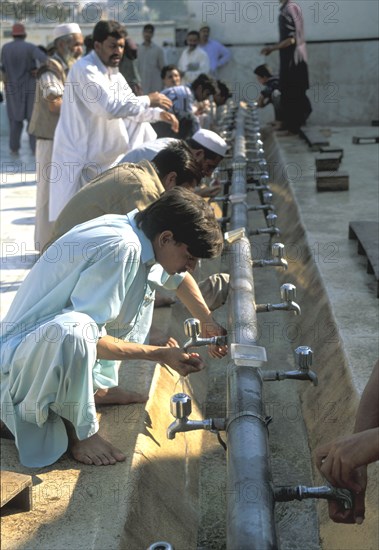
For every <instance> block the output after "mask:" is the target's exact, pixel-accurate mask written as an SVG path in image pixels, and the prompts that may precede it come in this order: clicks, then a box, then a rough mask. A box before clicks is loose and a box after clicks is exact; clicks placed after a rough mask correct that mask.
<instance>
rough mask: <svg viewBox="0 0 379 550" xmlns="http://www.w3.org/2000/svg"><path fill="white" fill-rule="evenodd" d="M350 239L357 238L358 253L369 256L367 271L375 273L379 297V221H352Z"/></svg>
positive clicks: (378, 295)
mask: <svg viewBox="0 0 379 550" xmlns="http://www.w3.org/2000/svg"><path fill="white" fill-rule="evenodd" d="M349 239H357V241H358V254H364V255H365V256H366V257H367V273H371V274H373V275H374V276H375V278H376V282H377V297H378V298H379V222H376V221H358V222H350V223H349Z"/></svg>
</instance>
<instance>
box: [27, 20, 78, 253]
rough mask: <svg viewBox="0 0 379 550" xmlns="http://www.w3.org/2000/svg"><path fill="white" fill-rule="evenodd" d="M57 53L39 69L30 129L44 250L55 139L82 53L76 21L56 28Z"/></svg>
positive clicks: (37, 237)
mask: <svg viewBox="0 0 379 550" xmlns="http://www.w3.org/2000/svg"><path fill="white" fill-rule="evenodd" d="M54 48H55V53H54V54H53V55H52V56H51V58H50V59H48V60H47V62H46V63H45V64H44V65H42V66H41V67H40V68H39V69H38V71H37V86H36V98H35V102H34V108H33V114H32V118H31V121H30V126H29V132H30V133H31V134H33V135H34V136H35V137H36V138H37V145H36V164H37V166H36V167H37V174H36V177H37V199H36V223H35V232H34V245H35V248H36V250H39V251H42V250H43V248H44V246H45V245H46V244H47V243H48V242H49V240H50V238H51V233H52V228H53V224H52V223H51V222H49V182H50V171H51V156H52V153H53V139H54V132H55V128H56V126H57V124H58V119H59V113H60V110H61V104H62V96H63V89H64V84H65V81H66V76H67V73H68V70H69V68H70V67H71V66H72V65H73V64H74V63H75V61H76V60H77V59H79V57H81V56H82V54H83V36H82V32H81V30H80V27H79V25H78V24H77V23H68V24H67V23H63V24H61V25H58V26H57V27H55V29H54Z"/></svg>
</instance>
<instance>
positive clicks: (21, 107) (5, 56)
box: [1, 23, 46, 155]
mask: <svg viewBox="0 0 379 550" xmlns="http://www.w3.org/2000/svg"><path fill="white" fill-rule="evenodd" d="M12 36H13V39H14V40H13V42H9V43H8V44H5V45H4V47H3V49H2V51H1V70H2V78H3V82H4V84H5V97H6V104H7V113H8V119H9V148H10V150H11V154H12V155H18V152H19V149H20V145H21V134H22V128H23V125H24V120H25V119H26V120H27V121H28V123H29V122H30V118H31V116H32V111H33V104H34V94H35V87H36V81H35V73H36V69H37V65H38V63H44V61H45V60H46V54H45V53H43V52H42V50H40V49H39V48H38V46H35V45H34V44H31V43H30V42H25V38H26V31H25V27H24V25H22V24H21V23H15V24H14V25H13V27H12ZM29 144H30V148H31V150H32V152H33V153H34V151H35V147H36V138H35V137H34V136H32V135H30V134H29Z"/></svg>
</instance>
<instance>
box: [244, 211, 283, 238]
mask: <svg viewBox="0 0 379 550" xmlns="http://www.w3.org/2000/svg"><path fill="white" fill-rule="evenodd" d="M277 218H278V216H277V215H276V214H267V216H266V223H267V227H263V228H259V229H252V230H251V231H249V235H264V234H269V235H280V229H279V228H278V227H276V226H275V223H276V220H277Z"/></svg>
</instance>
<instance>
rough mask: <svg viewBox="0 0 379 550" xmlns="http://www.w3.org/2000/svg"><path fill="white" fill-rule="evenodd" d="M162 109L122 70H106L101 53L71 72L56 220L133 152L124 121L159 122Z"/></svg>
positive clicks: (53, 184) (56, 158)
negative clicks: (134, 88)
mask: <svg viewBox="0 0 379 550" xmlns="http://www.w3.org/2000/svg"><path fill="white" fill-rule="evenodd" d="M161 112H162V109H159V108H155V109H151V108H150V99H149V97H148V96H147V95H145V96H138V97H137V96H135V95H134V94H133V92H132V90H131V88H130V86H129V84H128V83H127V82H126V80H125V78H124V77H123V76H122V74H121V73H120V72H119V71H118V69H117V68H111V67H106V66H105V65H104V64H103V63H102V61H101V60H100V58H99V57H98V55H97V54H96V52H95V51H92V52H91V53H90V54H88V55H86V56H85V57H83V58H81V59H80V60H79V61H77V62H76V63H75V64H74V65H73V66H72V68H71V69H70V71H69V73H68V76H67V80H66V84H65V90H64V94H63V103H62V107H61V113H60V117H59V122H58V125H57V127H56V130H55V134H54V147H53V156H52V168H51V175H50V178H51V179H50V206H49V217H50V221H53V220H55V219H56V218H57V217H58V215H59V213H60V212H61V210H62V209H63V207H64V206H65V205H66V204H67V202H68V201H69V200H70V199H71V197H73V196H74V195H75V193H77V192H78V191H79V189H81V188H82V187H83V186H84V185H86V184H87V183H88V182H89V181H91V180H92V179H94V178H95V177H96V176H98V175H100V174H101V173H102V172H104V171H105V170H107V169H108V168H111V167H112V166H113V165H114V164H117V162H118V161H119V160H120V159H121V158H122V157H123V156H124V155H125V153H126V152H127V151H128V150H129V148H130V144H129V136H128V132H127V130H126V127H125V123H124V121H123V119H124V118H126V117H131V119H132V120H133V122H156V121H158V120H160V114H161Z"/></svg>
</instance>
